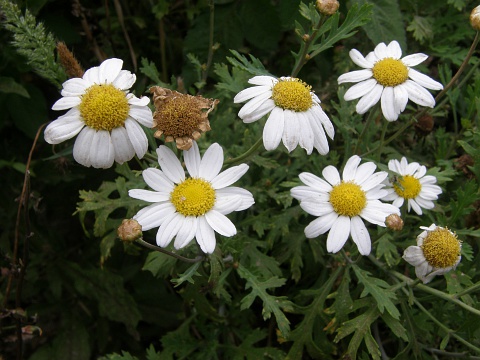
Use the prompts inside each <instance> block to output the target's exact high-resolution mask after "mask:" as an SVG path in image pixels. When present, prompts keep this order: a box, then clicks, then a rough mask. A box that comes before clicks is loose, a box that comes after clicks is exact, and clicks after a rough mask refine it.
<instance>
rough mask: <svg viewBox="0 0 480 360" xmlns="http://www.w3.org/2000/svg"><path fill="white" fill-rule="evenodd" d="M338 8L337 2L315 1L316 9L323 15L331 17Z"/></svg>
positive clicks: (335, 0) (327, 0)
mask: <svg viewBox="0 0 480 360" xmlns="http://www.w3.org/2000/svg"><path fill="white" fill-rule="evenodd" d="M339 7H340V3H339V2H338V1H337V0H317V9H318V11H319V12H320V14H323V15H333V14H335V13H336V12H337V10H338V8H339Z"/></svg>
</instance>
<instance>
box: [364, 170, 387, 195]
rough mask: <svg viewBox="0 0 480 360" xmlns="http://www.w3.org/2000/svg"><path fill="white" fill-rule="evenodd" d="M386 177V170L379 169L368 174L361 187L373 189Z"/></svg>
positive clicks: (366, 189)
mask: <svg viewBox="0 0 480 360" xmlns="http://www.w3.org/2000/svg"><path fill="white" fill-rule="evenodd" d="M387 177H388V173H387V172H386V171H379V172H377V173H375V174H373V175H372V176H370V177H369V178H368V179H367V180H365V181H364V182H363V183H362V185H361V188H362V190H363V191H369V190H371V189H373V188H374V187H375V186H377V185H378V184H380V183H381V182H382V181H383V180H385V179H386V178H387Z"/></svg>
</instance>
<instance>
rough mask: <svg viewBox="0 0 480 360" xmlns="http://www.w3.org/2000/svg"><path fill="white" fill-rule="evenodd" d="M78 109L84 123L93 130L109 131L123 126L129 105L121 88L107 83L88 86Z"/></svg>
mask: <svg viewBox="0 0 480 360" xmlns="http://www.w3.org/2000/svg"><path fill="white" fill-rule="evenodd" d="M79 109H80V115H81V116H82V118H83V121H84V122H85V125H87V126H88V127H91V128H92V129H95V130H107V131H111V130H113V129H115V128H117V127H120V126H123V124H124V123H125V120H126V119H127V116H128V113H129V111H130V106H129V105H128V100H127V97H126V96H125V93H124V92H123V91H122V90H119V89H117V88H116V87H115V86H113V85H111V84H107V85H92V86H90V87H89V88H88V89H87V90H86V91H85V94H84V95H83V96H82V102H81V103H80V105H79Z"/></svg>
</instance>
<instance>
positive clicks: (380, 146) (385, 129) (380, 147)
mask: <svg viewBox="0 0 480 360" xmlns="http://www.w3.org/2000/svg"><path fill="white" fill-rule="evenodd" d="M389 123H390V122H389V121H384V124H383V128H382V135H381V136H380V145H378V151H377V155H378V160H380V155H381V154H382V151H383V146H384V145H385V134H386V132H387V127H388V124H389Z"/></svg>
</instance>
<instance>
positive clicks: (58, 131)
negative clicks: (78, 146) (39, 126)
mask: <svg viewBox="0 0 480 360" xmlns="http://www.w3.org/2000/svg"><path fill="white" fill-rule="evenodd" d="M84 126H85V124H84V122H83V121H82V120H81V118H80V113H79V111H78V110H77V109H75V108H74V109H71V110H70V111H68V112H67V113H66V114H65V115H62V116H60V117H59V118H58V119H57V120H54V121H53V122H51V123H50V124H49V125H48V126H47V128H46V129H45V133H44V137H45V141H46V142H48V143H49V144H60V143H61V142H63V141H65V140H68V139H71V138H73V137H74V136H76V135H77V134H78V133H79V132H80V130H82V129H83V127H84Z"/></svg>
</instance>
